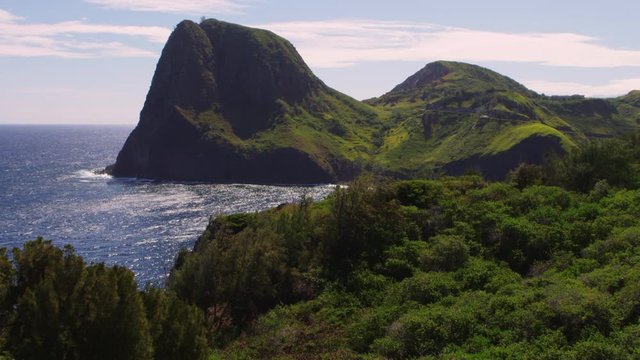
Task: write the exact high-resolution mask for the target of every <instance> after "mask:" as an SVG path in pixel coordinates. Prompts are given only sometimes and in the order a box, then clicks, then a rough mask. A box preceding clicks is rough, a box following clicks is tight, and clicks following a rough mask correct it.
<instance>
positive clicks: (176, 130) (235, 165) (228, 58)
mask: <svg viewBox="0 0 640 360" xmlns="http://www.w3.org/2000/svg"><path fill="white" fill-rule="evenodd" d="M376 126H377V118H376V114H375V112H374V111H372V110H371V109H370V107H369V106H368V105H365V104H362V103H360V102H358V101H356V100H353V99H351V98H349V97H347V96H345V95H343V94H340V93H338V92H337V91H335V90H332V89H330V88H329V87H327V86H326V85H325V84H324V83H322V81H320V80H319V79H318V78H317V77H315V76H314V75H313V73H312V72H311V70H309V68H308V67H307V65H306V64H305V63H304V61H303V60H302V58H301V57H300V55H299V54H298V53H297V52H296V50H295V49H294V47H293V46H292V45H291V44H290V43H289V42H288V41H286V40H285V39H283V38H281V37H279V36H277V35H275V34H273V33H271V32H268V31H265V30H259V29H252V28H247V27H243V26H240V25H234V24H229V23H225V22H221V21H216V20H212V19H210V20H205V21H203V22H202V23H200V24H196V23H193V22H191V21H183V22H181V23H180V24H179V25H178V26H177V27H176V29H175V30H174V32H173V33H172V35H171V36H170V38H169V40H168V42H167V44H166V46H165V48H164V50H163V52H162V56H161V58H160V60H159V62H158V65H157V68H156V72H155V75H154V78H153V81H152V84H151V88H150V90H149V93H148V95H147V99H146V102H145V105H144V108H143V109H142V112H141V114H140V122H139V124H138V126H137V127H136V129H135V130H134V131H133V132H132V133H131V135H130V136H129V138H128V139H127V142H126V143H125V145H124V147H123V149H122V150H121V152H120V154H119V155H118V158H117V161H116V163H115V165H114V166H113V168H112V169H111V171H112V173H113V174H114V175H117V176H142V177H152V178H161V179H174V180H207V181H241V182H272V183H273V182H275V183H278V182H282V183H296V182H299V183H306V182H331V181H339V180H347V179H349V178H351V177H353V176H354V175H355V174H356V173H358V171H359V169H358V166H357V163H358V161H359V159H361V158H362V157H364V156H366V154H368V153H369V152H371V151H372V147H373V145H372V141H371V133H372V132H373V131H375V129H376Z"/></svg>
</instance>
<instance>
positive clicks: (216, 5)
mask: <svg viewBox="0 0 640 360" xmlns="http://www.w3.org/2000/svg"><path fill="white" fill-rule="evenodd" d="M85 1H86V2H88V3H91V4H96V5H101V6H103V7H107V8H111V9H119V10H132V11H155V12H164V13H177V14H192V15H213V14H220V13H226V14H229V13H232V14H236V13H241V12H242V11H243V10H244V9H245V8H246V6H247V5H246V1H242V2H241V1H237V0H85Z"/></svg>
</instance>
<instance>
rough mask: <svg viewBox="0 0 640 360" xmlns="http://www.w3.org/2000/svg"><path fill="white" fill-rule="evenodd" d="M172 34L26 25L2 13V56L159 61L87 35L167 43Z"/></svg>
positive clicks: (70, 24) (79, 24)
mask: <svg viewBox="0 0 640 360" xmlns="http://www.w3.org/2000/svg"><path fill="white" fill-rule="evenodd" d="M169 33H170V30H169V29H167V28H163V27H157V26H120V25H108V24H91V23H87V22H86V21H65V22H60V23H53V24H33V23H26V22H25V21H24V19H23V18H21V17H18V16H15V15H13V14H11V13H9V12H7V11H4V10H0V56H18V57H36V56H53V57H61V58H93V57H155V56H157V54H156V53H155V52H154V51H150V50H147V49H143V48H138V47H134V46H130V45H127V44H125V43H123V42H121V41H106V40H102V39H101V40H96V39H95V38H93V39H87V38H86V36H87V35H94V36H95V35H115V36H121V37H137V38H142V39H145V40H147V41H149V42H152V43H164V42H165V41H166V39H167V37H168V36H169Z"/></svg>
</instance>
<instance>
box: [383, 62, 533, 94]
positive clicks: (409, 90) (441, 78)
mask: <svg viewBox="0 0 640 360" xmlns="http://www.w3.org/2000/svg"><path fill="white" fill-rule="evenodd" d="M444 88H464V89H465V90H467V91H487V90H509V91H516V92H520V93H526V94H532V93H533V92H532V91H530V90H528V89H527V88H525V87H524V86H522V85H521V84H519V83H518V82H516V81H515V80H512V79H510V78H508V77H506V76H504V75H501V74H498V73H497V72H495V71H493V70H489V69H487V68H484V67H482V66H478V65H472V64H467V63H463V62H456V61H443V60H440V61H435V62H432V63H429V64H427V65H426V66H425V67H423V68H422V69H420V70H419V71H418V72H416V73H415V74H413V75H411V76H409V77H408V78H407V79H406V80H405V81H403V82H402V83H400V84H398V85H397V86H396V87H394V88H393V89H392V90H391V91H389V92H388V93H386V94H385V95H383V96H382V97H381V99H382V100H385V99H396V98H398V96H400V97H403V96H409V97H415V96H416V95H417V93H421V94H424V93H425V92H429V91H433V90H441V89H444ZM421 96H422V95H421Z"/></svg>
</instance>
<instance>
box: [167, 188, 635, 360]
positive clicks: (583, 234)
mask: <svg viewBox="0 0 640 360" xmlns="http://www.w3.org/2000/svg"><path fill="white" fill-rule="evenodd" d="M638 204H640V192H639V191H638V190H626V189H613V188H611V187H609V186H607V185H606V184H604V183H601V185H600V186H598V187H596V188H595V189H594V190H593V191H592V192H590V193H589V194H580V193H572V192H569V191H567V190H564V189H562V188H559V187H551V186H541V185H535V186H530V187H526V188H524V189H522V190H519V189H518V188H516V187H514V186H513V185H511V184H508V183H487V182H485V181H484V180H482V179H481V178H480V177H478V176H463V177H458V178H443V179H440V180H413V181H400V182H393V183H390V184H386V185H380V184H377V185H376V184H372V183H367V182H357V183H354V184H351V185H350V187H349V188H348V189H340V190H338V191H337V192H336V193H335V194H334V195H333V196H332V197H331V198H330V199H329V200H328V201H326V202H323V203H319V204H310V203H308V202H303V203H301V204H297V205H289V206H283V207H280V208H279V209H274V210H271V211H268V212H264V213H259V214H243V215H233V216H228V217H223V218H218V219H216V220H215V221H213V222H212V223H211V225H210V226H209V228H208V230H207V232H206V233H205V234H204V235H203V236H202V238H201V239H200V241H199V244H198V246H197V247H196V250H195V252H193V253H183V254H182V256H181V258H180V260H179V263H178V267H177V269H175V270H174V271H173V273H172V275H171V279H170V281H169V288H170V289H172V290H174V291H176V292H177V294H178V295H179V296H180V297H182V298H185V299H188V300H189V301H191V302H194V303H196V304H198V305H199V306H201V307H202V308H203V309H208V313H209V314H211V317H210V319H209V320H210V321H211V325H210V326H211V328H212V329H213V334H214V337H215V339H216V340H217V344H218V345H217V346H218V347H219V349H220V350H219V356H220V357H219V358H220V359H246V358H250V359H275V358H278V359H299V358H305V359H321V358H329V359H418V358H420V359H442V358H444V359H496V358H504V359H605V358H612V359H633V358H637V357H638V356H639V355H640V353H638V349H640V343H639V342H638V341H639V340H638V339H640V337H638V334H640V333H639V332H640V327H639V325H638V319H639V314H640V312H639V311H638V309H640V298H639V297H638V294H640V222H639V219H640V207H639V206H638ZM268 309H271V310H269V311H267V310H268ZM265 311H267V312H266V313H265Z"/></svg>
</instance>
